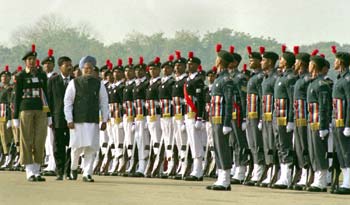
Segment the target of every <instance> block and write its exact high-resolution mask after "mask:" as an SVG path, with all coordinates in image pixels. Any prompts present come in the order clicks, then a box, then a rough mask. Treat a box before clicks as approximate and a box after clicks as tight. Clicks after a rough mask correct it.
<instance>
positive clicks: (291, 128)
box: [286, 122, 294, 132]
mask: <svg viewBox="0 0 350 205" xmlns="http://www.w3.org/2000/svg"><path fill="white" fill-rule="evenodd" d="M286 128H287V132H291V131H293V130H294V123H293V122H288V123H287V127H286Z"/></svg>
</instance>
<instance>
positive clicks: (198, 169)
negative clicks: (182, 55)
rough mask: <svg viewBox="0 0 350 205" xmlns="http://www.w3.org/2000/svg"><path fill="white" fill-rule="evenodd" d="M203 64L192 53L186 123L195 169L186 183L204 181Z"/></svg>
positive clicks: (185, 94)
mask: <svg viewBox="0 0 350 205" xmlns="http://www.w3.org/2000/svg"><path fill="white" fill-rule="evenodd" d="M200 64H201V60H200V59H199V58H197V57H195V56H194V54H193V52H192V51H190V52H189V54H188V60H187V70H188V72H189V76H188V78H187V80H186V82H185V85H184V97H185V100H186V104H187V106H186V115H185V123H186V130H187V136H188V144H189V148H190V149H191V155H192V158H193V168H192V172H191V173H190V175H189V176H186V177H185V178H184V179H185V180H186V181H202V180H203V168H202V160H203V156H204V153H203V145H202V140H201V139H200V138H198V136H200V130H201V129H202V126H203V122H202V119H203V114H204V107H205V106H204V105H205V100H204V93H203V88H204V81H203V79H202V78H201V77H200V76H199V75H198V71H197V70H198V66H199V65H200Z"/></svg>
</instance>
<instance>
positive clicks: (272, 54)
mask: <svg viewBox="0 0 350 205" xmlns="http://www.w3.org/2000/svg"><path fill="white" fill-rule="evenodd" d="M262 57H263V58H267V59H271V60H272V61H274V62H276V61H277V60H278V54H277V53H275V52H272V51H266V52H264V54H263V55H262Z"/></svg>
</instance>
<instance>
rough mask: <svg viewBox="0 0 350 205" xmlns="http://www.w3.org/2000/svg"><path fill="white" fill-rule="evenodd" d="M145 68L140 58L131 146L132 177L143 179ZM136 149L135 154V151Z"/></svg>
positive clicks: (146, 136)
mask: <svg viewBox="0 0 350 205" xmlns="http://www.w3.org/2000/svg"><path fill="white" fill-rule="evenodd" d="M146 67H147V65H146V64H145V63H143V57H142V56H141V57H140V60H139V64H137V65H136V66H135V67H134V68H135V74H136V85H135V87H134V89H133V99H134V109H135V114H134V117H135V142H134V145H133V149H134V151H133V153H134V155H135V154H136V153H137V154H138V156H134V160H135V161H134V162H133V163H134V165H135V166H136V164H138V169H137V170H136V173H135V174H134V177H144V176H145V175H144V173H145V170H146V165H147V162H148V155H149V148H150V146H149V141H150V139H149V133H148V129H147V121H146V116H147V112H146V111H147V110H146V90H147V88H148V84H149V81H148V80H147V78H146ZM136 149H137V152H135V150H136ZM136 159H138V160H136Z"/></svg>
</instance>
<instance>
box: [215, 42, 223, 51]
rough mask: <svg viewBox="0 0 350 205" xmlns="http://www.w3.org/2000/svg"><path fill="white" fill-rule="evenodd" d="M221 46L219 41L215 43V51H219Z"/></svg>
mask: <svg viewBox="0 0 350 205" xmlns="http://www.w3.org/2000/svg"><path fill="white" fill-rule="evenodd" d="M221 48H222V45H221V44H220V43H218V44H216V52H217V53H218V52H220V51H221Z"/></svg>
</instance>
